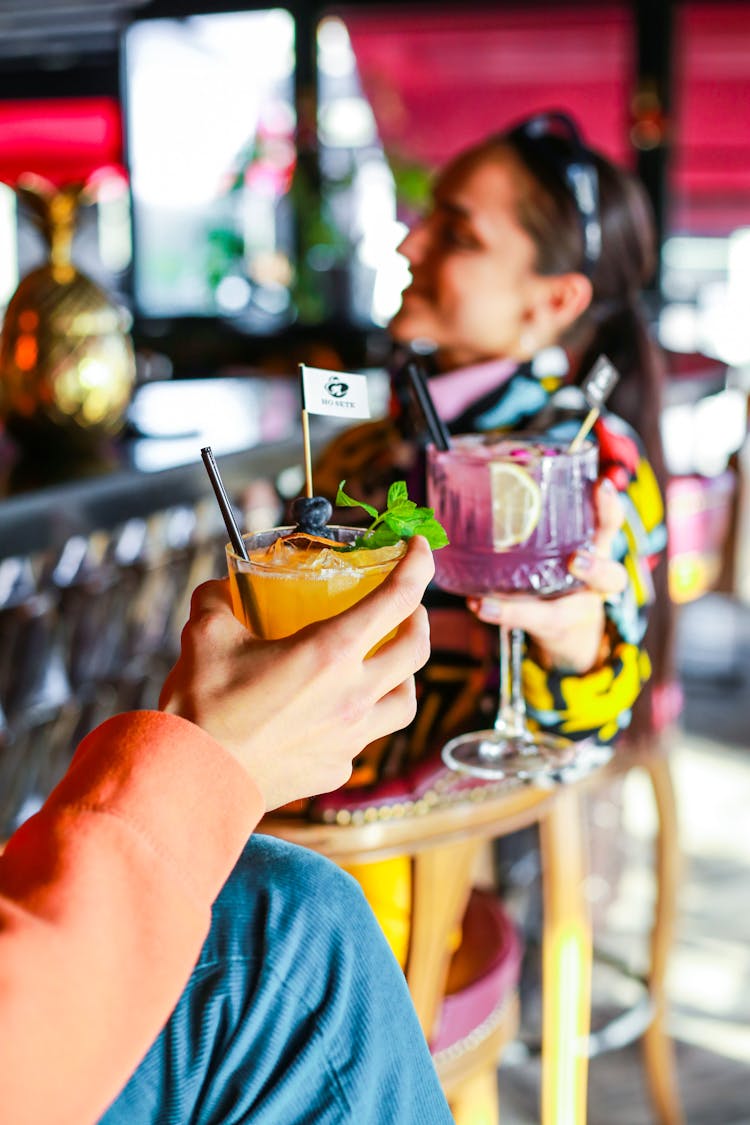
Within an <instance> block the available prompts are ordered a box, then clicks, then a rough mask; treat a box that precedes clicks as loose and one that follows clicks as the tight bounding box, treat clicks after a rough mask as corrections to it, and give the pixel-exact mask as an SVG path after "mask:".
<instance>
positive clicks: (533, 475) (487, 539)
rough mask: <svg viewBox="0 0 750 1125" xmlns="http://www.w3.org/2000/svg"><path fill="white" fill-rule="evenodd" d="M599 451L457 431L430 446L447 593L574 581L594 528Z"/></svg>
mask: <svg viewBox="0 0 750 1125" xmlns="http://www.w3.org/2000/svg"><path fill="white" fill-rule="evenodd" d="M597 464H598V450H597V448H596V446H595V445H592V444H586V445H584V446H583V448H582V449H581V450H580V451H579V452H577V453H567V452H566V450H565V447H564V446H561V445H559V444H555V443H553V442H542V441H539V442H530V441H521V440H519V439H517V438H501V439H497V438H496V439H494V440H490V439H488V438H487V437H483V436H481V435H468V436H465V437H459V438H454V439H453V441H452V443H451V448H450V449H449V450H447V451H446V452H444V453H442V452H439V451H438V450H436V449H434V448H431V449H430V451H429V462H428V477H427V493H428V498H429V499H428V502H429V504H430V505H431V506H432V507H433V508H434V509H435V514H436V516H437V518H438V519H439V520H440V522H441V523H442V524H443V526H444V527H445V530H446V532H447V534H448V538H449V541H450V542H449V545H448V546H447V547H445V548H444V550H442V551H441V552H440V554H439V555H437V556H436V558H435V564H436V575H435V578H436V581H437V584H438V585H439V586H440V587H441V588H442V589H443V590H448V591H449V592H450V593H454V594H463V595H464V596H476V595H479V594H488V593H492V592H495V593H503V594H512V593H525V594H532V593H536V594H542V595H544V594H547V595H548V594H555V593H563V592H564V591H566V590H569V589H571V588H573V586H574V585H575V579H574V578H573V576H572V575H571V574H570V573H569V571H568V560H569V558H570V556H571V555H572V554H574V552H575V551H577V550H578V549H580V548H581V547H585V546H588V545H590V543H591V540H592V537H593V534H594V508H593V499H592V487H593V484H594V482H595V480H596V475H597Z"/></svg>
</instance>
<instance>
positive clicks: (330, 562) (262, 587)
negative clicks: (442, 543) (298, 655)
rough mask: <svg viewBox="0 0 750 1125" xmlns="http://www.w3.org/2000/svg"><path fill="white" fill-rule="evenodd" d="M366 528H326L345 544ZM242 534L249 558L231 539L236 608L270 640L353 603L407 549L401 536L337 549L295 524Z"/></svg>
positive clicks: (230, 564) (231, 576)
mask: <svg viewBox="0 0 750 1125" xmlns="http://www.w3.org/2000/svg"><path fill="white" fill-rule="evenodd" d="M361 534H362V532H361V530H358V529H357V528H352V527H336V526H333V527H327V528H326V529H325V538H326V539H331V540H335V542H336V543H338V544H341V545H342V546H348V545H351V544H353V543H354V540H355V539H356V538H357V536H359V535H361ZM242 538H243V542H244V544H245V548H246V550H247V553H248V556H249V558H248V559H243V558H241V557H240V556H239V555H238V554H237V553H236V552H235V551H234V550H233V549H232V547H231V545H227V549H226V554H227V566H228V570H229V585H230V590H231V594H232V608H233V610H234V614H235V617H237V618H238V619H239V620H240V621H242V623H243V624H244V625H246V626H247V627H248V628H249V629H251V630H252V631H253V632H254V633H255V635H256V636H259V637H263V638H265V639H266V640H278V639H279V638H280V637H288V636H290V635H291V634H292V633H296V632H297V630H298V629H302V628H303V627H304V626H305V625H310V624H311V623H312V622H313V621H323V620H325V619H326V618H329V617H334V616H335V615H336V614H337V613H341V612H342V611H343V610H345V609H348V608H349V606H352V605H354V604H355V603H356V602H358V601H360V599H361V598H363V597H364V596H365V595H366V594H369V593H370V591H371V590H374V589H375V587H376V586H379V585H380V583H381V582H382V581H383V580H384V579H385V578H386V577H387V575H388V574H389V573H390V571H391V570H392V569H393V567H394V566H395V565H396V563H397V562H398V560H399V559H400V558H401V557H402V556H403V554H404V552H405V550H406V544H405V542H404V541H403V540H402V541H401V542H400V543H398V544H396V545H395V546H393V547H381V548H379V549H377V550H367V549H354V550H352V551H337V550H336V548H335V546H330V545H327V544H326V543H325V542H324V541H323V540H322V539H320V538H318V537H316V536H307V535H300V534H297V535H295V534H294V528H292V527H274V528H271V529H270V530H268V531H261V532H258V533H256V534H253V535H244V536H243V537H242ZM386 639H387V638H385V637H384V638H383V641H385V640H386ZM382 643H383V642H381V644H382Z"/></svg>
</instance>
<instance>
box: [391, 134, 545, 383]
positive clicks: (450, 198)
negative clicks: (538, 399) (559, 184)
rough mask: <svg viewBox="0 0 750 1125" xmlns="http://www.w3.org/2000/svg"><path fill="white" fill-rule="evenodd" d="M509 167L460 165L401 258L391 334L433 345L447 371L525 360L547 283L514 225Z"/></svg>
mask: <svg viewBox="0 0 750 1125" xmlns="http://www.w3.org/2000/svg"><path fill="white" fill-rule="evenodd" d="M513 173H514V166H513V164H512V163H511V160H510V159H508V158H503V157H502V156H501V155H499V154H496V155H494V156H493V157H492V158H491V159H490V158H488V157H487V156H485V157H484V158H483V159H478V160H477V159H472V158H471V157H468V158H467V157H463V158H459V159H458V160H457V161H455V162H454V163H453V164H452V165H450V166H449V167H448V169H447V170H446V171H445V172H444V173H443V175H442V176H441V177H440V179H439V181H438V183H437V187H436V190H435V195H434V202H433V206H432V209H431V210H430V211H429V213H428V214H427V215H426V216H425V217H424V218H423V219H421V220H420V222H418V223H417V225H416V226H415V227H414V228H413V229H412V230H411V231H410V232H409V234H408V235H407V236H406V238H405V239H404V241H403V242H402V243H401V245H400V247H399V252H400V253H401V254H403V255H404V257H405V258H406V259H407V260H408V262H409V265H410V267H411V277H412V280H411V283H410V284H409V285H408V286H407V288H406V289H405V290H404V293H403V296H402V304H401V308H400V310H399V311H398V312H397V313H396V315H395V316H394V318H393V320H392V321H391V323H390V329H389V330H390V333H391V336H392V337H393V339H394V340H396V341H398V342H400V343H410V342H412V341H414V340H417V339H422V340H430V341H432V343H433V344H434V345H436V347H437V350H438V357H439V360H440V364H441V366H442V367H444V368H450V367H459V366H465V365H467V364H471V363H478V362H481V361H483V360H487V359H491V358H497V357H507V358H515V359H522V358H526V355H527V353H528V351H529V347H528V344H527V343H526V342H525V337H526V336H528V335H529V333H528V329H529V326H530V323H531V322H532V321H533V308H534V304H535V302H536V301H537V300H538V297H539V291H540V286H541V285H543V283H544V279H543V278H542V277H540V275H538V274H537V273H536V272H535V270H534V260H535V247H534V243H533V241H532V239H531V238H530V236H529V235H528V234H527V233H526V232H525V231H524V230H523V229H522V227H521V226H520V225H519V223H518V220H517V219H516V203H515V201H516V198H517V191H518V190H519V189H518V187H517V186H516V181H515V179H514V175H513Z"/></svg>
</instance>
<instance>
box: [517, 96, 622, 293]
mask: <svg viewBox="0 0 750 1125" xmlns="http://www.w3.org/2000/svg"><path fill="white" fill-rule="evenodd" d="M502 137H503V139H504V140H505V141H509V142H510V143H511V144H512V145H513V147H514V149H515V150H516V152H517V153H518V154H519V156H520V157H521V159H522V160H523V162H524V163H525V164H526V166H527V167H528V168H529V171H531V172H532V173H535V174H536V175H538V176H539V177H540V179H541V180H542V182H544V181H545V180H548V179H549V178H550V176H552V177H555V178H556V179H557V180H559V181H561V182H562V183H563V184H564V185H565V186H566V188H567V189H568V192H569V194H570V196H571V198H572V200H573V202H574V204H575V207H576V211H577V213H578V218H579V221H580V224H581V234H582V236H583V272H584V273H585V274H586V275H587V276H589V277H590V276H591V274H592V273H593V271H594V267H595V266H596V264H597V262H598V261H599V258H600V256H601V250H602V227H601V220H600V218H599V176H598V175H597V171H596V167H595V166H594V163H593V161H592V159H591V156H590V154H589V151H588V149H587V148H586V145H585V144H584V143H583V139H582V137H581V134H580V133H579V131H578V128H577V126H576V124H575V122H574V121H573V120H572V118H570V117H568V115H567V113H561V112H559V111H555V112H550V113H537V114H534V116H533V117H529V118H528V119H527V120H526V121H522V122H521V123H520V125H516V126H515V127H514V128H513V129H511V130H509V131H508V132H507V133H504V134H503V135H502Z"/></svg>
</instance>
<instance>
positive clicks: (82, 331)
mask: <svg viewBox="0 0 750 1125" xmlns="http://www.w3.org/2000/svg"><path fill="white" fill-rule="evenodd" d="M84 192H85V188H84V187H82V186H81V185H71V186H67V187H63V188H56V187H55V186H54V185H52V184H50V183H48V182H47V181H46V180H42V179H41V177H37V176H34V177H27V178H26V179H25V180H24V181H20V182H19V184H18V185H17V186H16V193H17V195H18V196H19V197H20V198H21V199H23V201H24V203H25V204H26V205H27V207H28V208H29V209H30V211H31V213H32V215H33V216H34V218H35V220H36V222H37V224H38V226H39V227H40V229H41V230H42V232H43V234H44V235H45V237H46V239H47V242H48V245H49V260H48V261H47V263H46V264H45V265H43V266H40V267H39V268H37V269H34V270H32V271H31V272H30V273H29V274H27V275H26V277H24V278H23V279H22V280H21V282H20V283H19V285H18V288H17V289H16V291H15V293H14V294H13V296H12V297H11V299H10V302H9V304H8V308H7V310H6V313H5V320H4V323H3V329H2V336H1V337H0V417H1V418H2V419H3V421H4V422H5V426H6V428H7V430H8V432H9V433H10V434H12V435H13V436H14V437H15V438H16V439H17V440H18V441H19V443H20V444H21V445H22V446H27V445H33V446H35V447H41V448H43V449H45V448H48V447H49V445H50V444H52V445H53V446H56V445H60V444H63V445H66V446H69V447H73V448H77V449H80V450H91V449H95V448H96V447H97V446H98V445H99V443H100V442H101V441H102V440H103V439H105V438H107V437H110V436H112V435H114V434H116V433H117V432H118V431H119V430H120V429H121V427H122V425H123V423H124V420H125V412H126V410H127V407H128V404H129V402H130V399H131V396H132V392H133V387H134V383H135V356H134V352H133V345H132V342H131V340H130V336H129V335H128V331H127V322H126V316H125V314H124V312H123V310H121V309H120V308H118V306H117V305H116V304H115V303H114V301H112V299H111V298H110V297H109V296H108V295H107V294H106V293H105V292H104V290H103V289H101V288H100V286H98V285H97V284H95V282H93V281H92V280H91V279H90V278H89V277H87V276H86V275H85V274H83V273H81V272H80V270H78V269H76V267H75V266H74V265H73V263H72V261H71V249H72V243H73V232H74V229H75V222H76V213H77V210H78V204H79V202H80V200H81V199H82V197H83V194H84Z"/></svg>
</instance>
